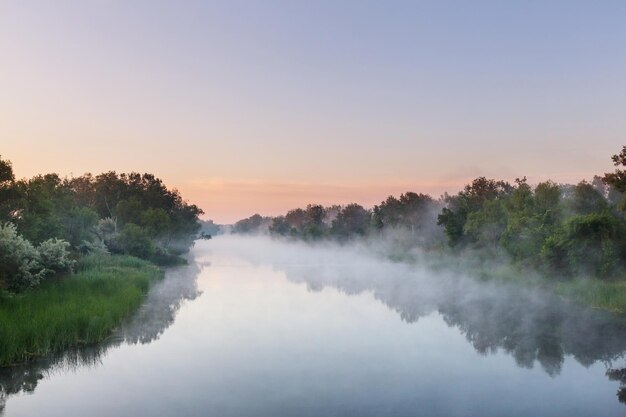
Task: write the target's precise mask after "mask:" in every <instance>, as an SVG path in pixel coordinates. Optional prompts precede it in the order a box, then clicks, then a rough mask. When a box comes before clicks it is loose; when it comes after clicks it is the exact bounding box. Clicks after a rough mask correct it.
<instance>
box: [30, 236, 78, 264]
mask: <svg viewBox="0 0 626 417" xmlns="http://www.w3.org/2000/svg"><path fill="white" fill-rule="evenodd" d="M69 247H70V244H69V242H66V241H64V240H61V239H56V238H55V239H48V240H46V241H44V242H41V244H39V247H38V248H37V250H38V251H39V262H40V263H41V266H42V267H43V268H44V269H45V272H46V273H49V272H52V273H59V272H69V271H71V270H72V267H73V266H74V261H73V260H72V259H70V257H69V255H70V254H69V252H68V248H69Z"/></svg>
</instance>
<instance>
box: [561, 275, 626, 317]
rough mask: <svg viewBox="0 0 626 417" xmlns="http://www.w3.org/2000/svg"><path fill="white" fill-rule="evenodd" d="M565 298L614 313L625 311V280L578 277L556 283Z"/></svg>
mask: <svg viewBox="0 0 626 417" xmlns="http://www.w3.org/2000/svg"><path fill="white" fill-rule="evenodd" d="M556 291H557V293H558V294H561V295H563V296H564V297H566V298H569V299H573V300H575V301H578V302H581V303H584V304H587V305H590V306H592V307H595V308H600V309H603V310H607V311H611V312H614V313H626V281H625V280H621V281H600V280H596V279H579V280H575V281H571V282H562V283H559V284H557V287H556Z"/></svg>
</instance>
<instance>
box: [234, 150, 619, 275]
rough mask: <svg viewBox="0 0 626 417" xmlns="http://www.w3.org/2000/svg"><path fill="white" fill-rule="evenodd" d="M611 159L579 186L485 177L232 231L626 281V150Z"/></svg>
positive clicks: (263, 220) (256, 219) (309, 210)
mask: <svg viewBox="0 0 626 417" xmlns="http://www.w3.org/2000/svg"><path fill="white" fill-rule="evenodd" d="M612 160H613V163H614V165H615V166H616V169H615V171H614V172H610V173H606V174H604V175H603V176H601V177H600V176H596V177H594V179H593V180H592V181H591V182H587V181H581V182H580V183H578V184H576V185H563V184H557V183H555V182H553V181H545V182H541V183H539V184H537V185H535V186H532V185H530V184H529V183H528V182H527V180H526V178H521V179H517V180H516V181H515V182H514V183H512V184H511V183H509V182H506V181H501V180H494V179H487V178H485V177H480V178H477V179H475V180H474V181H472V183H471V184H468V185H466V186H465V187H464V188H463V189H462V190H461V191H460V192H458V193H457V194H455V195H448V194H445V195H444V196H442V197H441V198H439V199H437V200H436V199H433V198H432V197H431V196H429V195H426V194H417V193H414V192H407V193H404V194H401V195H400V196H399V197H397V198H396V197H394V196H390V197H388V198H387V199H386V200H385V201H383V202H381V203H380V204H378V205H376V206H374V207H373V208H372V209H366V208H364V207H363V206H361V205H359V204H348V205H345V206H331V207H323V206H321V205H316V204H310V205H308V206H307V207H305V208H297V209H293V210H290V211H289V212H287V213H286V214H285V215H282V216H277V217H273V218H271V217H262V216H260V215H258V214H257V215H254V216H252V217H250V218H247V219H243V220H240V221H239V222H237V223H236V224H235V225H234V227H233V229H232V231H233V232H235V233H258V232H267V233H269V234H271V235H274V236H284V237H289V238H295V239H303V240H318V239H335V240H339V241H348V240H351V239H355V238H360V237H369V238H376V237H378V236H380V235H381V234H385V233H399V234H401V235H402V237H403V238H404V239H407V240H409V241H411V243H412V244H414V245H417V246H421V247H425V248H428V249H441V250H446V251H450V252H452V253H460V252H464V251H480V252H481V253H485V254H487V255H493V256H498V255H502V254H506V255H507V256H508V257H510V259H511V260H512V261H513V262H514V263H516V264H517V265H521V266H524V267H532V268H535V269H537V270H539V271H541V272H544V273H546V274H558V275H559V276H565V277H572V276H579V275H591V276H594V277H598V278H602V279H610V278H615V277H622V278H623V277H624V271H625V270H626V217H625V216H626V199H625V198H624V194H625V192H626V169H625V167H626V146H624V147H623V149H622V151H621V152H620V153H619V154H617V155H614V156H613V157H612Z"/></svg>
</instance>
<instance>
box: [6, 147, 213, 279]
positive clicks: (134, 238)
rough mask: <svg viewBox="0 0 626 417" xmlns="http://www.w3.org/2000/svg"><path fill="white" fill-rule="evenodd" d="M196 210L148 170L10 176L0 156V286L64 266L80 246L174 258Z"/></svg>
mask: <svg viewBox="0 0 626 417" xmlns="http://www.w3.org/2000/svg"><path fill="white" fill-rule="evenodd" d="M200 214H202V210H201V209H200V208H198V207H197V206H195V205H193V204H188V203H187V202H185V201H184V200H183V198H182V197H181V195H180V193H179V192H178V191H177V190H170V189H168V188H167V187H166V186H165V185H164V184H163V182H162V181H161V180H160V179H159V178H157V177H155V176H154V175H152V174H139V173H136V172H133V173H129V174H124V173H122V174H117V173H116V172H113V171H111V172H106V173H103V174H100V175H95V176H94V175H92V174H85V175H82V176H80V177H75V178H61V177H60V176H59V175H57V174H46V175H37V176H35V177H33V178H30V179H21V180H17V179H16V178H15V175H14V172H13V166H12V164H11V162H10V161H8V160H2V159H1V158H0V290H1V289H5V290H10V291H21V290H24V289H26V288H30V287H32V286H34V285H36V284H37V283H39V282H40V281H41V280H42V279H43V278H45V277H48V276H51V275H54V274H57V273H60V272H64V271H68V270H71V268H72V265H73V263H74V262H75V260H76V259H78V258H79V257H80V256H82V255H83V254H87V253H115V254H130V255H134V256H137V257H140V258H143V259H148V260H151V261H154V262H156V263H172V262H176V259H177V256H178V255H180V254H181V253H182V252H184V251H185V250H186V249H187V248H188V247H189V245H190V244H191V243H192V242H193V239H194V238H195V235H196V233H197V232H198V230H199V228H200V224H199V221H198V216H199V215H200Z"/></svg>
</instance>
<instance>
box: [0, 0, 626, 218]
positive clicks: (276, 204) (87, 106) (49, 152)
mask: <svg viewBox="0 0 626 417" xmlns="http://www.w3.org/2000/svg"><path fill="white" fill-rule="evenodd" d="M625 74H626V2H624V1H621V0H619V1H618V0H616V1H608V0H599V1H598V0H596V1H572V0H563V1H558V0H551V1H529V0H527V1H506V2H503V1H472V2H468V1H461V0H459V1H443V0H436V1H418V0H414V1H384V2H383V1H347V0H346V1H321V0H320V1H306V2H305V1H298V0H290V1H269V0H268V1H252V0H249V1H237V0H228V1H213V2H211V1H202V2H201V1H177V2H171V1H169V2H160V1H113V0H92V1H78V0H77V1H64V0H58V1H37V2H35V1H28V0H26V1H8V0H0V155H2V158H4V159H9V160H11V161H12V162H13V165H14V170H15V172H16V175H17V176H18V177H30V176H33V175H36V174H39V173H47V172H57V173H59V174H61V175H63V176H72V175H74V176H77V175H81V174H83V173H85V172H92V173H100V172H104V171H109V170H115V171H117V172H130V171H138V172H151V173H154V174H155V175H157V176H159V177H161V178H162V179H163V180H164V181H165V182H166V184H167V185H168V186H171V187H175V188H177V189H179V190H180V191H181V193H182V195H183V197H184V198H185V199H187V200H189V201H190V202H192V203H195V204H198V205H199V206H200V207H202V208H203V209H204V211H205V212H206V214H205V217H206V218H211V219H214V220H215V221H216V222H219V223H230V222H234V221H236V220H238V219H240V218H243V217H247V216H250V215H252V214H254V213H256V212H259V213H261V214H264V215H276V214H280V213H283V212H285V211H287V210H288V209H290V208H294V207H298V206H304V205H306V204H307V203H321V204H332V203H339V204H346V203H349V202H358V203H361V204H363V205H366V206H371V205H373V204H376V203H378V202H380V201H381V200H383V199H384V198H385V197H386V196H387V195H389V194H395V195H397V194H399V193H401V192H404V191H416V192H424V193H429V194H431V195H433V196H435V197H438V196H439V195H441V193H443V192H444V191H448V192H456V191H458V190H459V189H460V188H462V186H463V185H464V184H465V183H467V182H469V181H471V179H473V178H475V177H478V176H487V177H492V178H497V179H506V180H509V181H512V180H514V179H515V178H517V177H523V176H527V177H528V179H529V180H530V181H531V182H533V183H537V182H539V181H542V180H546V179H549V178H550V179H553V180H555V181H557V182H578V181H579V180H581V179H583V178H591V177H593V175H595V174H601V173H603V172H607V171H610V170H611V169H612V165H611V161H610V156H611V155H613V154H615V153H617V152H619V151H620V150H621V147H622V146H623V145H624V144H626V76H625Z"/></svg>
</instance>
